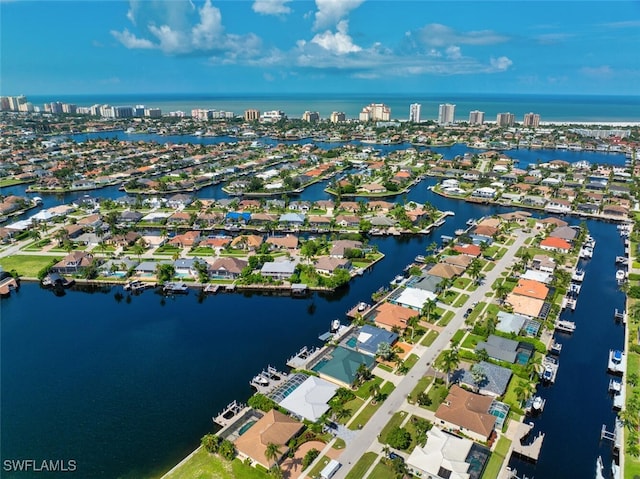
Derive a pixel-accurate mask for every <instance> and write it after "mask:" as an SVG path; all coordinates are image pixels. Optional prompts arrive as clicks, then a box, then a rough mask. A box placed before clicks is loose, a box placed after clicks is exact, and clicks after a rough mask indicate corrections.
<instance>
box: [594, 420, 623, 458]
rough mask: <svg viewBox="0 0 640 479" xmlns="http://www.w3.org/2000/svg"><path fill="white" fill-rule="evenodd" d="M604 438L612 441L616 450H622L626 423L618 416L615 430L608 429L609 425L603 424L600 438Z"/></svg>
mask: <svg viewBox="0 0 640 479" xmlns="http://www.w3.org/2000/svg"><path fill="white" fill-rule="evenodd" d="M603 439H605V440H607V441H611V442H612V443H613V449H614V451H616V452H620V451H621V450H622V441H623V440H624V424H623V423H622V421H621V420H620V418H618V417H616V424H615V426H614V428H613V431H607V426H606V425H605V424H603V425H602V429H601V430H600V440H601V441H602V440H603Z"/></svg>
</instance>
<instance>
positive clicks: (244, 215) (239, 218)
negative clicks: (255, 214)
mask: <svg viewBox="0 0 640 479" xmlns="http://www.w3.org/2000/svg"><path fill="white" fill-rule="evenodd" d="M250 220H251V213H248V212H239V211H229V212H228V213H227V214H226V215H225V221H226V222H227V223H234V224H241V225H246V224H247V223H249V221H250Z"/></svg>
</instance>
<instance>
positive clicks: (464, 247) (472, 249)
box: [453, 244, 482, 258]
mask: <svg viewBox="0 0 640 479" xmlns="http://www.w3.org/2000/svg"><path fill="white" fill-rule="evenodd" d="M453 251H455V252H456V253H460V254H462V255H466V256H470V257H472V258H477V257H478V256H480V255H481V254H482V250H481V249H480V246H477V245H474V244H456V245H455V246H454V247H453Z"/></svg>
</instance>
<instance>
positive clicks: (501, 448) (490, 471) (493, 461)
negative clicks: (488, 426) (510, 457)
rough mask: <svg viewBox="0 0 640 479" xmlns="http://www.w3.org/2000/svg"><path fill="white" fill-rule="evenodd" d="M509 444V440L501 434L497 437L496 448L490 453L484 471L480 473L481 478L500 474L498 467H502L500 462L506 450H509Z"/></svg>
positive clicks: (492, 478) (495, 478) (484, 478)
mask: <svg viewBox="0 0 640 479" xmlns="http://www.w3.org/2000/svg"><path fill="white" fill-rule="evenodd" d="M510 446H511V441H510V440H509V439H507V438H506V437H504V436H502V437H501V438H500V439H498V444H497V445H496V449H495V451H494V452H492V453H491V457H490V458H489V462H488V463H487V465H486V467H485V469H484V472H483V473H482V479H497V478H498V474H500V469H501V468H502V463H503V462H504V460H505V458H506V456H507V452H509V447H510Z"/></svg>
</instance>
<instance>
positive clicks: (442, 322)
mask: <svg viewBox="0 0 640 479" xmlns="http://www.w3.org/2000/svg"><path fill="white" fill-rule="evenodd" d="M454 316H455V313H454V312H453V311H447V312H446V313H444V316H442V318H440V321H438V326H443V327H444V326H446V325H447V324H449V321H451V320H452V319H453V317H454Z"/></svg>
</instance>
